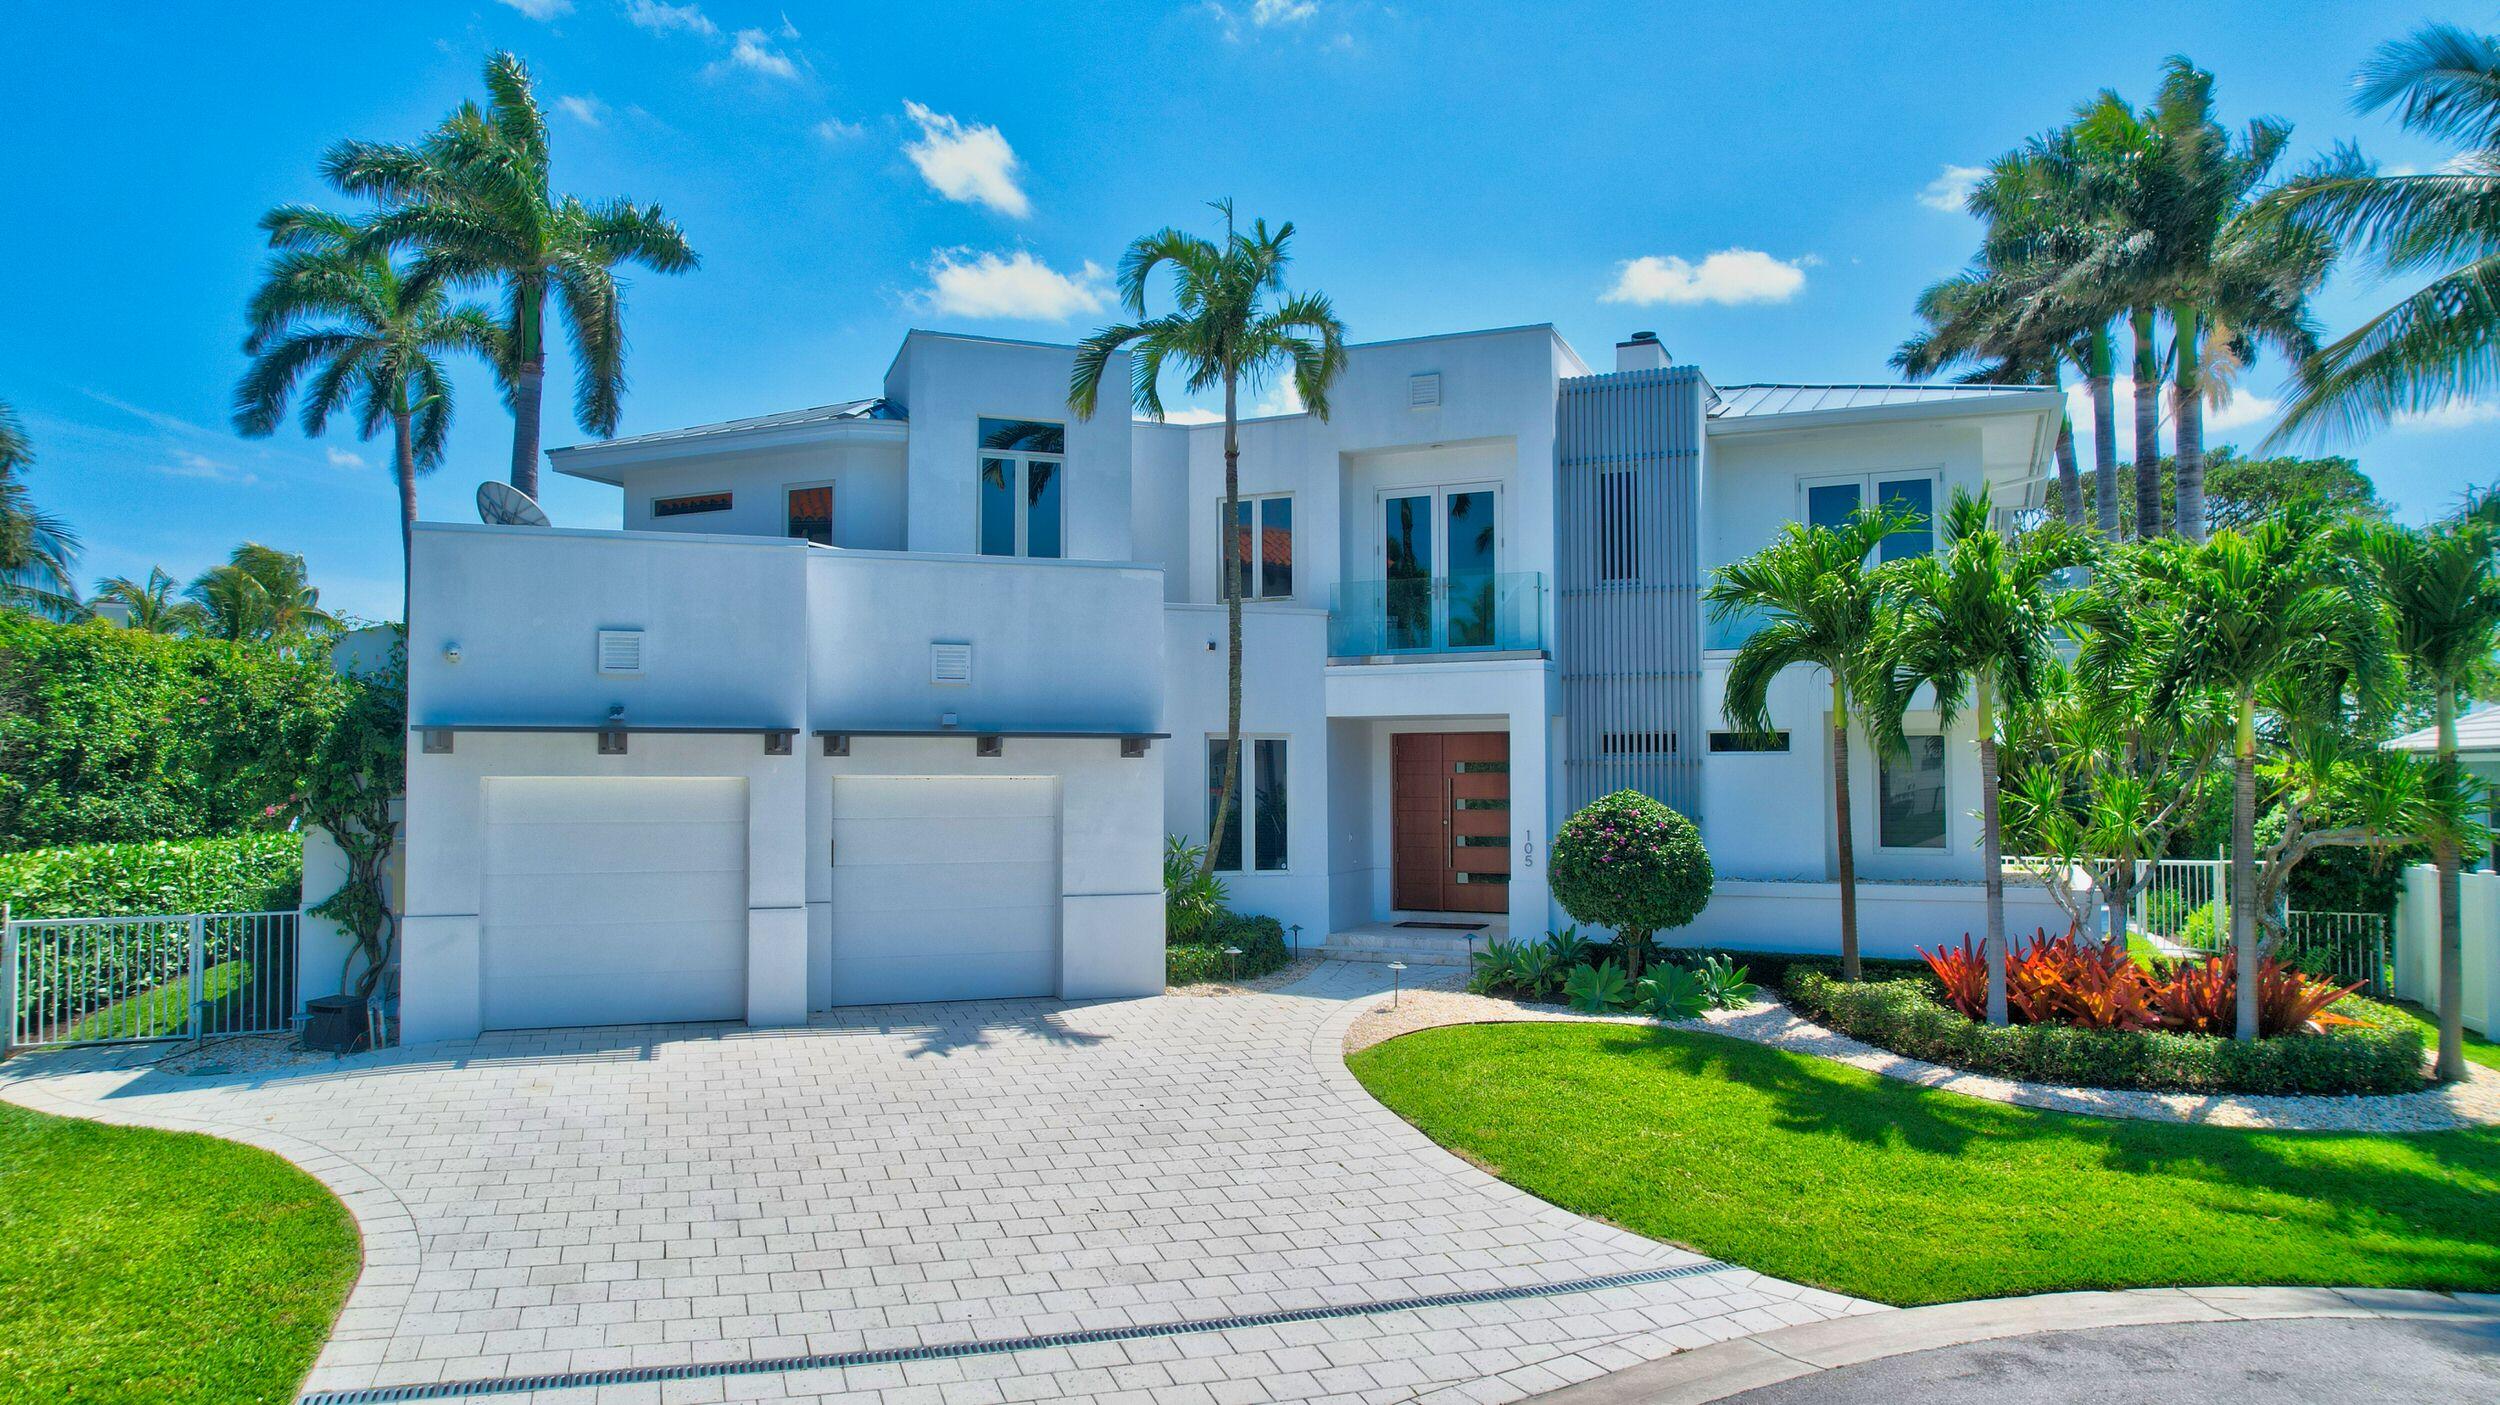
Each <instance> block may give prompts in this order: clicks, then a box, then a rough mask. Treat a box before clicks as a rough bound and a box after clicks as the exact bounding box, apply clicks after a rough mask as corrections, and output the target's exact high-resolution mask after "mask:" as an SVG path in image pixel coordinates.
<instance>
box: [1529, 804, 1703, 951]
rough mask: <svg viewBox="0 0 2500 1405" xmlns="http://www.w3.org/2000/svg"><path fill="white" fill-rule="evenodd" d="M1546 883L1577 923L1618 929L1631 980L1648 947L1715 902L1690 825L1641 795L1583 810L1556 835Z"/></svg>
mask: <svg viewBox="0 0 2500 1405" xmlns="http://www.w3.org/2000/svg"><path fill="white" fill-rule="evenodd" d="M1546 878H1547V881H1548V882H1549V883H1551V884H1552V886H1553V892H1554V901H1555V902H1557V903H1560V904H1561V905H1562V910H1563V911H1565V912H1567V913H1570V914H1571V916H1572V919H1573V920H1574V921H1578V922H1587V923H1591V924H1593V925H1596V926H1600V927H1612V928H1613V929H1614V930H1615V937H1616V941H1617V943H1618V944H1619V945H1620V946H1621V947H1622V949H1623V956H1624V964H1625V967H1626V969H1627V971H1628V974H1629V975H1630V977H1631V979H1632V980H1635V981H1637V980H1639V979H1640V975H1641V965H1642V961H1643V958H1644V957H1645V956H1646V954H1647V951H1648V947H1649V939H1650V937H1651V935H1652V934H1654V933H1657V932H1663V931H1669V930H1672V929H1674V928H1677V927H1681V926H1683V925H1685V924H1686V923H1688V922H1690V921H1692V920H1693V919H1694V918H1696V917H1699V916H1700V915H1701V910H1702V908H1703V907H1704V906H1705V905H1707V904H1708V903H1709V901H1710V888H1711V884H1712V882H1713V873H1712V870H1711V866H1710V851H1709V850H1708V849H1705V848H1703V847H1702V842H1701V831H1700V829H1698V828H1697V827H1695V825H1694V824H1693V822H1692V821H1691V820H1690V819H1687V818H1685V817H1684V816H1683V815H1682V814H1679V813H1678V812H1676V811H1674V810H1671V809H1669V808H1668V807H1666V806H1665V805H1662V804H1660V803H1658V802H1657V801H1656V800H1653V799H1651V798H1650V797H1648V796H1646V795H1643V794H1641V793H1640V792H1639V791H1637V790H1619V791H1616V792H1615V793H1614V794H1612V795H1605V796H1600V797H1598V798H1597V799H1595V800H1592V801H1590V802H1589V803H1588V804H1586V805H1583V806H1581V807H1580V808H1579V809H1578V810H1577V811H1575V812H1574V813H1573V814H1572V816H1571V818H1569V819H1567V820H1564V821H1563V823H1562V828H1560V829H1558V830H1556V831H1554V843H1553V851H1552V855H1551V857H1550V858H1549V859H1548V860H1547V864H1546Z"/></svg>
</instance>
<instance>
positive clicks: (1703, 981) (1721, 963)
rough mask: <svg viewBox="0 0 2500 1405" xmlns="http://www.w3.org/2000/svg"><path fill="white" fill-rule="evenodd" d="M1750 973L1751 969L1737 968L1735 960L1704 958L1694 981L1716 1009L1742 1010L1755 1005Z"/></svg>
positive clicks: (1754, 987) (1729, 958)
mask: <svg viewBox="0 0 2500 1405" xmlns="http://www.w3.org/2000/svg"><path fill="white" fill-rule="evenodd" d="M1751 974H1752V971H1751V969H1750V968H1749V967H1744V966H1739V965H1737V964H1736V961H1735V959H1734V958H1733V957H1727V956H1705V957H1703V958H1702V959H1701V968H1700V969H1699V970H1697V971H1695V972H1693V978H1694V980H1695V981H1697V982H1698V983H1699V984H1700V986H1701V989H1702V994H1703V995H1704V996H1705V997H1707V998H1708V1000H1709V1001H1710V1005H1711V1007H1712V1008H1713V1009H1719V1010H1741V1009H1743V1008H1744V1007H1745V1006H1747V1005H1751V1004H1752V1003H1753V1002H1754V996H1755V994H1756V993H1757V987H1756V986H1755V985H1754V983H1753V981H1752V980H1751V979H1749V977H1750V976H1751Z"/></svg>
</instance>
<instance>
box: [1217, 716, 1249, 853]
mask: <svg viewBox="0 0 2500 1405" xmlns="http://www.w3.org/2000/svg"><path fill="white" fill-rule="evenodd" d="M1230 754H1231V748H1229V747H1227V746H1225V745H1224V739H1223V738H1222V737H1217V738H1215V739H1214V740H1212V741H1210V742H1208V743H1207V832H1208V833H1210V834H1212V833H1214V832H1215V826H1216V820H1217V817H1218V816H1221V817H1222V819H1223V821H1224V837H1223V839H1222V840H1221V841H1220V842H1218V843H1217V844H1216V846H1215V866H1216V867H1217V868H1219V869H1221V870H1223V871H1224V872H1226V873H1239V872H1241V848H1242V839H1241V791H1242V788H1243V787H1246V786H1247V785H1249V783H1250V777H1249V776H1248V775H1247V774H1244V775H1243V776H1241V778H1240V779H1238V780H1236V781H1235V782H1234V783H1233V785H1234V789H1233V803H1232V804H1230V805H1226V804H1225V803H1224V762H1225V759H1226V757H1228V756H1229V755H1230Z"/></svg>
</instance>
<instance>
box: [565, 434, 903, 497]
mask: <svg viewBox="0 0 2500 1405" xmlns="http://www.w3.org/2000/svg"><path fill="white" fill-rule="evenodd" d="M910 437H911V425H910V423H909V422H908V421H905V420H880V419H840V420H819V421H814V422H811V423H807V424H788V425H766V426H762V427H758V428H754V429H726V430H720V431H718V432H715V433H709V434H691V435H687V436H685V437H683V438H677V439H666V440H661V441H659V442H657V443H619V444H602V443H595V442H594V443H589V444H575V445H571V446H569V447H567V448H562V449H550V450H548V451H547V462H548V463H549V464H550V465H551V466H553V467H554V469H555V471H556V472H558V473H562V474H565V475H567V476H569V477H573V478H586V479H588V480H590V481H591V482H593V483H606V484H608V485H610V486H618V485H621V484H623V482H624V481H625V475H626V474H628V473H631V472H633V471H634V470H636V469H640V468H656V467H660V466H663V465H666V464H672V463H681V462H683V461H685V460H687V459H695V458H717V457H721V456H723V455H737V454H754V453H764V452H768V451H770V450H774V449H790V448H798V447H803V446H806V445H811V444H900V443H902V442H904V441H905V440H907V439H909V438H910Z"/></svg>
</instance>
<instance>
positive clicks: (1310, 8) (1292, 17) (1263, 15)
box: [1250, 0, 1319, 29]
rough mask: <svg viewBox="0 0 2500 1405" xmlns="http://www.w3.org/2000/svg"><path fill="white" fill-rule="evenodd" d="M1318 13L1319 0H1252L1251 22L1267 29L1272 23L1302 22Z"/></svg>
mask: <svg viewBox="0 0 2500 1405" xmlns="http://www.w3.org/2000/svg"><path fill="white" fill-rule="evenodd" d="M1318 13H1319V4H1318V0H1252V3H1251V5H1250V22H1251V23H1252V24H1255V25H1257V26H1259V27H1260V28H1261V29H1265V28H1266V27H1267V26H1269V25H1271V24H1300V23H1302V22H1303V21H1304V20H1307V19H1309V18H1310V17H1311V16H1313V15H1315V14H1318Z"/></svg>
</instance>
